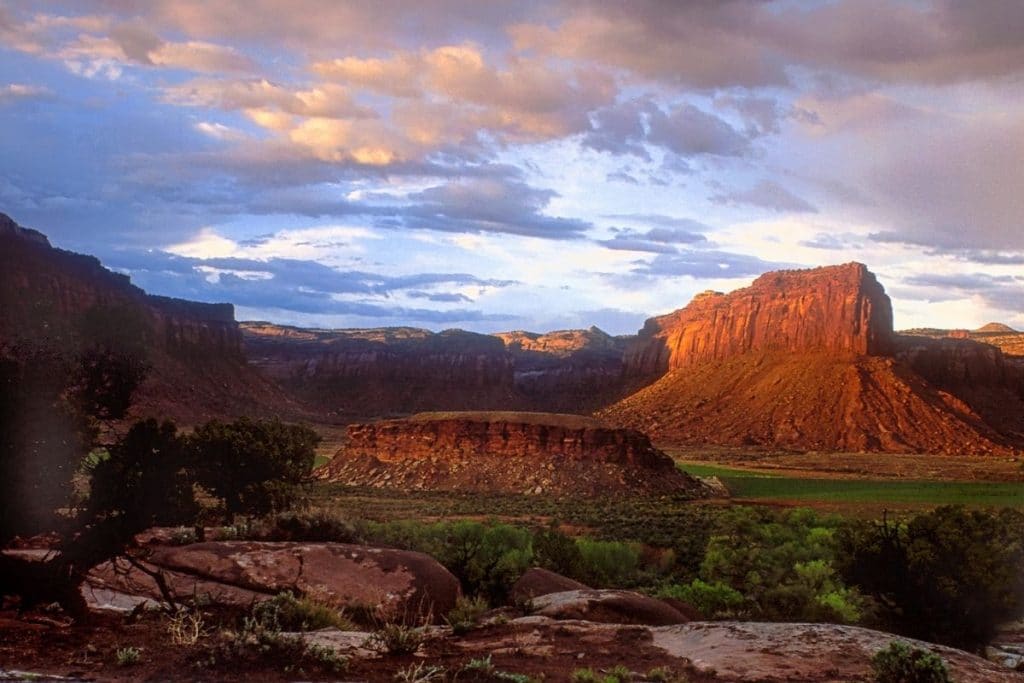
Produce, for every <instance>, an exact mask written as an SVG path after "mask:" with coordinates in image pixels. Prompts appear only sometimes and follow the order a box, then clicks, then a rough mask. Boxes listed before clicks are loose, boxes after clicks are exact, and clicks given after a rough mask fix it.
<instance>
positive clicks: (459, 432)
mask: <svg viewBox="0 0 1024 683" xmlns="http://www.w3.org/2000/svg"><path fill="white" fill-rule="evenodd" d="M320 475H321V476H322V477H324V478H328V479H332V480H336V481H341V482H345V483H348V484H353V485H368V486H379V487H396V488H416V489H423V488H429V489H442V490H464V491H465V490H468V491H489V492H514V493H536V494H540V493H547V494H559V495H564V494H572V495H607V494H611V493H614V492H615V491H637V492H670V491H685V492H691V493H693V494H694V495H705V490H704V486H703V485H702V484H701V483H700V482H699V481H698V480H696V479H694V478H692V477H690V476H689V475H686V474H684V473H682V472H680V471H679V470H678V469H677V468H676V467H675V464H674V463H673V461H672V459H671V458H669V457H668V456H667V455H665V454H664V453H662V452H661V451H659V450H657V449H655V448H654V447H653V446H652V445H651V442H650V440H649V439H648V438H647V437H646V436H645V435H643V434H641V433H640V432H637V431H634V430H628V429H610V428H607V427H605V426H604V425H602V424H601V423H599V422H597V421H596V420H593V419H591V418H584V417H581V416H576V415H552V414H547V413H501V412H496V413H427V414H423V415H418V416H414V417H413V418H410V419H407V420H387V421H382V422H374V423H369V424H355V425H350V426H349V428H348V443H347V445H346V446H345V447H344V448H343V449H342V450H341V451H339V452H338V454H337V455H335V456H334V458H333V460H331V462H330V463H328V464H327V465H325V466H324V467H323V468H322V469H321V470H320Z"/></svg>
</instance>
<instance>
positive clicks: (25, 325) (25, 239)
mask: <svg viewBox="0 0 1024 683" xmlns="http://www.w3.org/2000/svg"><path fill="white" fill-rule="evenodd" d="M0 311H2V315H0V351H2V350H3V349H4V347H8V348H9V347H15V348H16V347H17V346H19V345H29V346H41V347H47V348H51V349H55V350H58V351H61V352H64V353H69V354H73V353H75V352H77V351H78V350H81V349H85V348H89V347H92V346H96V345H99V346H103V347H107V348H112V349H116V350H121V351H126V352H129V353H131V354H132V355H135V356H137V357H140V358H141V359H142V360H143V361H144V362H145V363H146V365H147V366H148V368H149V370H148V373H147V376H146V379H145V381H144V382H143V384H142V386H141V387H140V388H139V390H138V392H137V393H136V397H135V405H134V406H133V409H132V410H133V414H134V415H135V416H148V415H154V416H158V417H169V418H173V419H176V420H178V421H181V422H184V423H194V422H197V421H200V420H204V419H208V418H210V417H231V416H237V415H252V416H272V415H275V416H282V417H294V416H298V415H304V414H306V411H305V410H304V409H302V408H301V407H300V406H299V405H298V404H297V403H296V402H295V401H294V400H292V399H291V398H290V397H288V396H286V395H285V394H284V393H283V392H282V391H281V390H280V389H279V388H278V387H277V386H276V385H274V384H273V383H272V382H270V381H268V380H266V379H264V378H263V377H262V376H260V375H259V374H258V373H257V372H256V371H255V370H253V369H252V368H251V367H249V366H248V365H247V363H246V359H245V356H244V354H243V350H242V334H241V331H240V329H239V327H238V323H237V322H235V319H234V307H233V306H232V305H231V304H206V303H199V302H194V301H185V300H181V299H171V298H167V297H162V296H152V295H149V294H147V293H146V292H144V291H143V290H141V289H139V288H138V287H136V286H134V285H133V284H132V283H131V280H130V279H129V278H128V277H127V276H126V275H123V274H120V273H115V272H111V271H109V270H107V269H106V268H104V267H103V266H102V264H101V263H100V262H99V260H97V259H96V258H94V257H92V256H85V255H82V254H76V253H73V252H69V251H64V250H62V249H56V248H54V247H52V246H51V245H50V243H49V241H48V240H47V239H46V237H45V236H44V235H43V234H42V233H39V232H37V231H35V230H29V229H26V228H22V227H21V226H19V225H17V224H16V223H15V222H14V221H13V220H11V219H10V218H9V217H7V216H5V215H3V214H0Z"/></svg>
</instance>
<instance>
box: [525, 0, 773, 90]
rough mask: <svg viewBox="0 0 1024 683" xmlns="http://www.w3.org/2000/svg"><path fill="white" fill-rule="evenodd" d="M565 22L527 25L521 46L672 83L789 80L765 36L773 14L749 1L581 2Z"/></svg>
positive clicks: (720, 84) (699, 85)
mask: <svg viewBox="0 0 1024 683" xmlns="http://www.w3.org/2000/svg"><path fill="white" fill-rule="evenodd" d="M565 9H566V11H565V12H564V17H563V19H562V21H561V22H560V23H557V24H556V25H554V26H552V25H550V24H548V23H528V24H527V23H524V24H520V25H517V26H513V27H512V28H511V29H510V33H511V35H512V37H513V40H514V41H515V44H516V47H518V48H519V49H528V50H536V51H540V52H545V53H550V54H555V55H558V56H559V57H562V58H566V59H583V60H588V61H593V62H597V63H600V64H604V65H606V66H609V67H614V68H617V69H624V70H627V71H628V72H631V73H633V74H636V75H637V76H640V77H643V78H646V79H651V80H656V81H659V82H662V83H665V84H670V85H672V86H683V87H696V88H715V87H729V86H747V87H752V86H764V85H781V84H784V83H786V82H787V80H788V79H787V76H786V74H785V70H784V68H783V66H784V63H783V61H782V60H780V59H778V58H777V57H776V55H775V54H774V51H773V50H766V49H765V47H766V46H765V44H764V43H763V42H761V41H759V40H758V37H757V30H756V28H757V25H758V23H759V22H760V20H761V18H762V17H764V16H765V15H767V12H766V11H764V10H762V8H761V7H760V3H755V2H747V1H742V0H741V1H735V0H731V1H726V2H688V3H676V4H673V5H672V6H671V8H667V6H666V5H665V3H663V2H660V1H659V0H638V1H636V2H630V3H628V4H618V3H603V2H596V1H594V2H580V3H574V4H573V5H572V6H571V8H568V7H567V8H565Z"/></svg>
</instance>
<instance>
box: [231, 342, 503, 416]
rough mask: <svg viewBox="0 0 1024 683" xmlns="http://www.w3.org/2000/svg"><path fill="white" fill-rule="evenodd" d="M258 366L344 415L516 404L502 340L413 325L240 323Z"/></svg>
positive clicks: (246, 343) (384, 413)
mask: <svg viewBox="0 0 1024 683" xmlns="http://www.w3.org/2000/svg"><path fill="white" fill-rule="evenodd" d="M242 331H243V333H244V336H245V348H246V353H247V354H248V356H249V358H250V362H252V363H253V364H254V365H255V366H256V367H258V368H260V369H261V370H262V371H263V372H264V374H266V375H268V376H269V377H272V378H274V379H275V380H277V381H278V382H279V383H281V384H282V385H283V386H284V387H286V388H288V389H290V390H292V391H294V392H295V393H297V394H298V395H299V396H302V397H303V398H306V399H307V400H309V401H310V402H312V403H315V404H316V405H317V406H319V407H321V408H323V409H325V410H326V411H329V412H333V413H336V414H338V415H340V416H342V417H348V418H352V417H364V418H365V417H372V416H378V415H397V414H407V413H410V412H416V411H420V410H428V409H429V410H457V409H465V408H469V407H477V408H494V407H507V406H510V405H516V400H517V399H516V396H515V390H514V386H513V377H512V359H511V357H510V356H509V355H508V354H507V353H506V351H505V347H504V345H503V344H502V343H501V340H499V339H496V338H494V337H491V336H490V335H484V334H475V333H473V332H464V331H462V330H446V331H444V332H440V333H434V332H430V331H429V330H421V329H416V328H412V327H391V328H376V329H352V330H308V329H299V328H294V327H285V326H280V325H273V324H270V323H243V324H242Z"/></svg>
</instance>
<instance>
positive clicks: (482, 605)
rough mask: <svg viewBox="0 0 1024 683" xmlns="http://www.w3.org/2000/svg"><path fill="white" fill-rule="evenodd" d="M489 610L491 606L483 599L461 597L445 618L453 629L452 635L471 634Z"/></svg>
mask: <svg viewBox="0 0 1024 683" xmlns="http://www.w3.org/2000/svg"><path fill="white" fill-rule="evenodd" d="M488 609H489V605H488V604H487V601H486V600H484V599H483V598H482V597H479V596H478V597H475V598H467V597H465V596H459V599H458V600H456V601H455V607H453V608H452V609H451V611H450V612H448V615H447V616H446V617H445V621H446V622H447V623H448V625H449V626H451V627H452V633H454V634H455V635H463V634H465V633H469V631H471V630H472V629H473V628H474V627H475V626H476V625H477V623H478V622H479V621H480V617H482V616H483V615H484V613H485V612H487V610H488Z"/></svg>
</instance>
